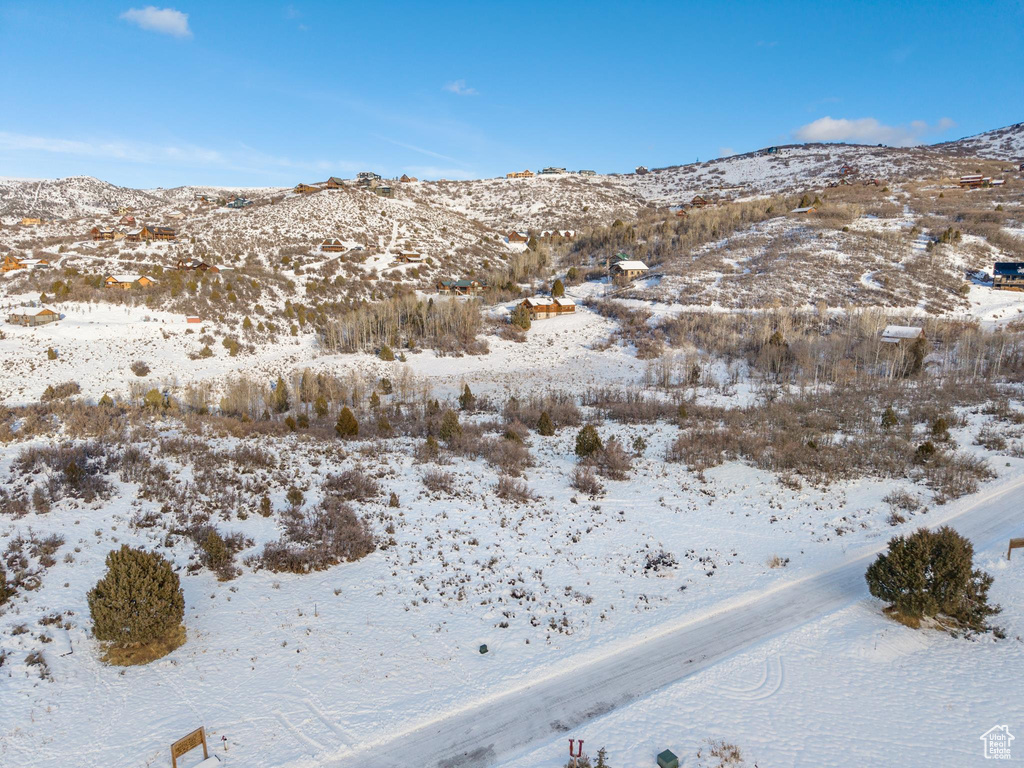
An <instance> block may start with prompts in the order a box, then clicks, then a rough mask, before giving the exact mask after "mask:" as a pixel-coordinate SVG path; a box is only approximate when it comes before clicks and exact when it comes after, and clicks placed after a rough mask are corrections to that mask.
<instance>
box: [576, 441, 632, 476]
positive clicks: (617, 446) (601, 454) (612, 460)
mask: <svg viewBox="0 0 1024 768" xmlns="http://www.w3.org/2000/svg"><path fill="white" fill-rule="evenodd" d="M577 453H578V451H577ZM594 455H595V457H596V458H597V468H598V471H599V472H600V473H601V474H602V475H603V476H604V477H607V478H608V479H609V480H625V479H626V474H627V473H628V472H629V470H631V469H632V468H633V464H632V461H631V460H630V458H629V454H628V453H626V449H625V448H623V447H622V443H621V442H619V439H618V438H617V437H613V438H612V439H611V440H609V441H608V445H606V446H604V447H603V448H600V449H599V450H598V451H597V452H596V453H595V454H594Z"/></svg>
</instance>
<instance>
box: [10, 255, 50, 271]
mask: <svg viewBox="0 0 1024 768" xmlns="http://www.w3.org/2000/svg"><path fill="white" fill-rule="evenodd" d="M48 266H50V262H48V261H47V260H46V259H22V258H19V257H18V256H11V255H10V254H8V255H6V256H4V260H3V263H2V264H0V272H13V271H14V270H16V269H45V268H46V267H48Z"/></svg>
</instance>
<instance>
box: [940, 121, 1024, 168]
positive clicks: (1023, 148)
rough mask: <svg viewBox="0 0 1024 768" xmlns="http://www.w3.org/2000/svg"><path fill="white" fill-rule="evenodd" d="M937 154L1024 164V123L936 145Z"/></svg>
mask: <svg viewBox="0 0 1024 768" xmlns="http://www.w3.org/2000/svg"><path fill="white" fill-rule="evenodd" d="M935 149H936V150H937V151H939V152H952V153H957V154H963V155H970V156H973V157H986V158H993V159H996V160H1009V161H1011V162H1013V163H1015V164H1020V163H1024V123H1016V124H1015V125H1008V126H1006V127H1005V128H997V129H996V130H994V131H985V132H984V133H979V134H978V135H976V136H968V137H967V138H964V139H959V140H957V141H950V142H946V143H943V144H936V145H935Z"/></svg>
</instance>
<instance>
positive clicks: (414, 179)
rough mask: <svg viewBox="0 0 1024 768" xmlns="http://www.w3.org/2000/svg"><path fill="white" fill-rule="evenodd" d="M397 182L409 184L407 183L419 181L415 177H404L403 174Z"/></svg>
mask: <svg viewBox="0 0 1024 768" xmlns="http://www.w3.org/2000/svg"><path fill="white" fill-rule="evenodd" d="M399 181H402V182H409V181H419V179H417V178H416V177H415V176H406V175H405V174H404V173H403V174H402V178H400V179H399Z"/></svg>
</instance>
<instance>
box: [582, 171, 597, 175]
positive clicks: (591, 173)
mask: <svg viewBox="0 0 1024 768" xmlns="http://www.w3.org/2000/svg"><path fill="white" fill-rule="evenodd" d="M579 174H580V176H597V171H580V172H579Z"/></svg>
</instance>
